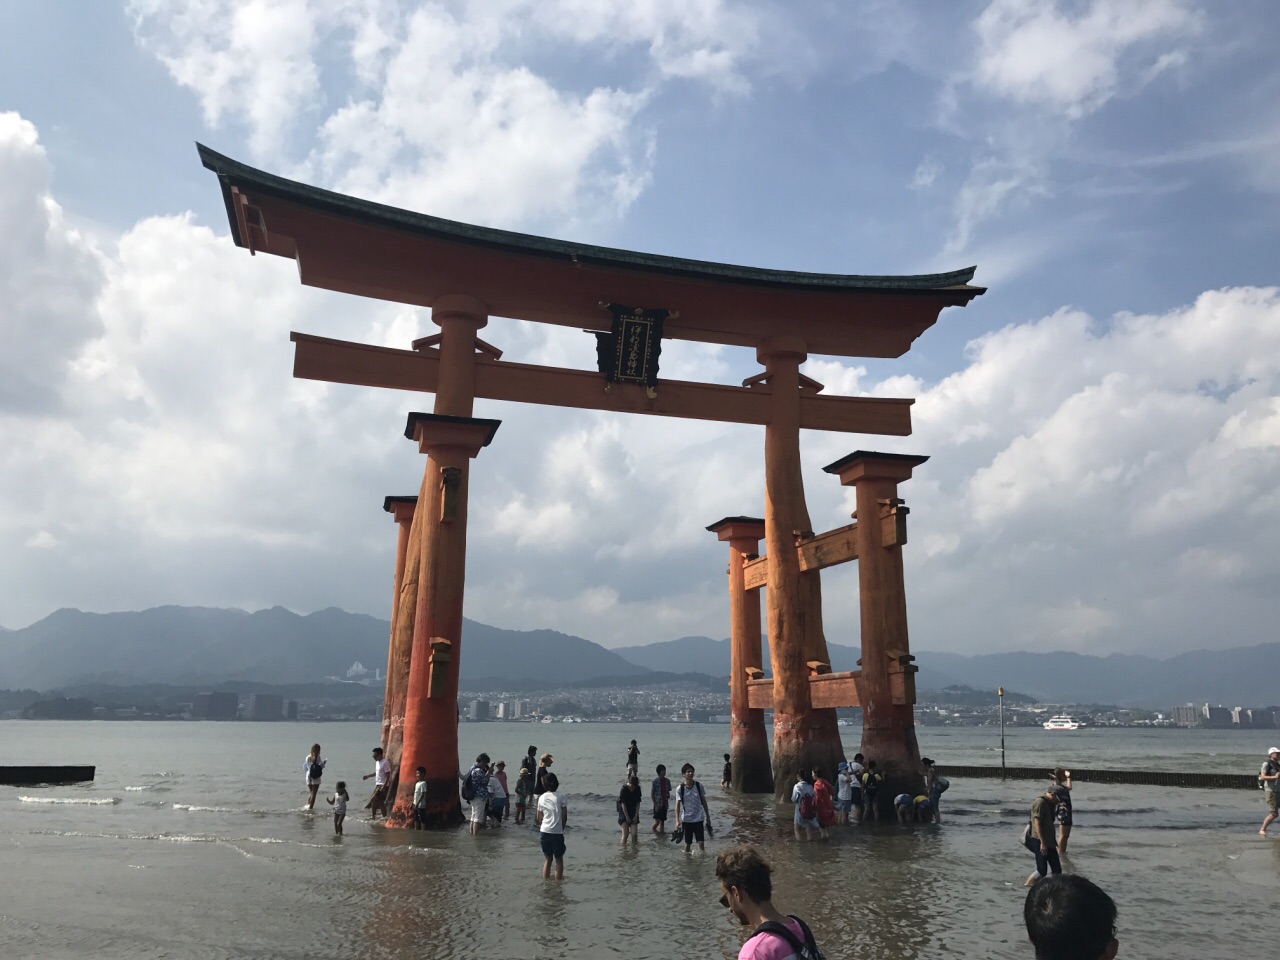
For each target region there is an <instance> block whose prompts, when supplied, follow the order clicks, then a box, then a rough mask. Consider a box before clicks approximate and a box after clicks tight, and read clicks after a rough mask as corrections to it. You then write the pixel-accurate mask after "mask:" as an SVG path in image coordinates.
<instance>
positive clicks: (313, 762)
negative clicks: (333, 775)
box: [304, 743, 326, 810]
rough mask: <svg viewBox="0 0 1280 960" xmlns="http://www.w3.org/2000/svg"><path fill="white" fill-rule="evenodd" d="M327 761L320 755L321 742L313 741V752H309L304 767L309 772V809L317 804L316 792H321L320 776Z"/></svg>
mask: <svg viewBox="0 0 1280 960" xmlns="http://www.w3.org/2000/svg"><path fill="white" fill-rule="evenodd" d="M325 763H326V761H325V760H323V759H322V758H321V757H320V744H318V743H313V744H312V745H311V752H310V753H308V754H307V759H306V763H305V764H304V768H305V770H306V772H307V809H308V810H313V809H315V805H316V794H317V793H319V792H320V778H321V777H322V776H323V775H324V765H325Z"/></svg>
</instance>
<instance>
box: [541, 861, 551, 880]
mask: <svg viewBox="0 0 1280 960" xmlns="http://www.w3.org/2000/svg"><path fill="white" fill-rule="evenodd" d="M542 879H543V880H549V879H551V858H550V857H546V858H544V859H543V861H542Z"/></svg>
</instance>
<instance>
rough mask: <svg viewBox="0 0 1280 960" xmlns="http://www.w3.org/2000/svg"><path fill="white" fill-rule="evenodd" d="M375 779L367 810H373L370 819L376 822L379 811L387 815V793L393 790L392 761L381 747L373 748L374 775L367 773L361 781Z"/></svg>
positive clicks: (366, 805)
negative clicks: (384, 754)
mask: <svg viewBox="0 0 1280 960" xmlns="http://www.w3.org/2000/svg"><path fill="white" fill-rule="evenodd" d="M370 777H373V778H374V780H373V796H371V797H370V798H369V802H368V803H366V804H365V805H364V806H365V809H366V810H372V811H373V812H372V813H371V814H370V815H369V819H371V820H376V819H377V817H378V811H379V810H381V811H382V815H383V816H384V817H385V816H386V815H387V791H388V790H389V789H390V788H391V761H390V760H388V759H387V758H386V757H385V756H383V753H382V748H381V747H374V748H373V773H366V774H365V775H364V776H363V777H361V778H360V779H362V780H368V779H369V778H370Z"/></svg>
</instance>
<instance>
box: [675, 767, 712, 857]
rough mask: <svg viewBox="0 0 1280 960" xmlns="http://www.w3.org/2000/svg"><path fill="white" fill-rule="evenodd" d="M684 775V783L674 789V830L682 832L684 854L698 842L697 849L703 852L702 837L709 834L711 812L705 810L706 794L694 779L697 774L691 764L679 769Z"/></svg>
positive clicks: (704, 847) (704, 845)
mask: <svg viewBox="0 0 1280 960" xmlns="http://www.w3.org/2000/svg"><path fill="white" fill-rule="evenodd" d="M680 772H681V773H683V774H684V782H683V783H681V784H680V786H679V787H677V788H676V829H677V830H682V831H683V832H684V852H685V853H688V852H689V851H690V850H691V849H692V848H693V842H694V841H695V840H696V841H697V842H698V849H699V850H705V849H706V844H705V843H704V841H703V836H704V834H705V833H706V832H709V828H710V822H709V821H710V816H711V811H710V810H709V809H708V808H707V792H706V791H705V790H703V789H702V784H701V783H699V782H698V781H697V780H695V779H694V774H695V773H696V772H697V771H695V770H694V768H693V764H691V763H686V764H685V765H684V766H683V767H681V768H680Z"/></svg>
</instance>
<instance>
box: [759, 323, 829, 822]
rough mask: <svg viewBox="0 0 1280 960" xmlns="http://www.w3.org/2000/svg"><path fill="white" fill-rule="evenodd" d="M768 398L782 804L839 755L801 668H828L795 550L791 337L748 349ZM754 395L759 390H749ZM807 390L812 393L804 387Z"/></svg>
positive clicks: (797, 487) (797, 496) (801, 509)
mask: <svg viewBox="0 0 1280 960" xmlns="http://www.w3.org/2000/svg"><path fill="white" fill-rule="evenodd" d="M756 356H757V358H758V359H759V361H760V362H761V363H762V364H763V365H764V368H765V374H766V379H767V384H768V387H767V389H768V390H769V393H770V400H771V406H770V418H769V422H768V423H767V424H766V425H765V428H764V479H765V513H764V523H765V546H766V551H765V556H766V558H767V564H768V570H769V585H768V588H767V592H766V609H767V611H768V614H767V615H768V627H769V659H770V662H771V663H772V666H773V781H774V788H775V791H776V793H777V796H778V797H779V799H781V798H783V797H789V796H790V791H791V785H792V784H793V783H794V782H795V772H796V770H797V769H799V768H800V767H806V768H808V767H814V766H820V767H822V768H823V769H824V770H825V771H826V772H827V773H828V774H830V773H832V772H833V771H834V770H835V768H836V764H837V763H838V762H839V761H840V759H841V758H842V756H843V754H844V751H843V748H842V747H841V745H840V730H839V728H838V727H837V726H836V712H835V710H833V709H829V708H828V709H814V708H813V707H812V706H811V702H810V698H809V665H808V664H809V661H818V662H822V663H827V664H829V663H830V662H831V658H830V655H829V654H828V653H827V640H826V637H825V636H824V635H823V633H822V586H821V581H820V580H819V573H818V571H816V570H814V571H809V572H802V571H801V570H800V557H799V554H798V553H797V551H796V545H797V542H798V541H799V539H800V538H803V537H805V536H811V535H812V530H813V527H812V524H811V523H810V521H809V508H808V506H807V505H806V504H805V499H804V480H803V477H802V475H801V470H800V394H801V376H800V364H801V363H803V362H804V360H805V359H806V358H807V356H808V353H807V348H806V346H805V343H804V341H803V340H800V339H799V338H798V337H770V338H768V339H766V340H764V341H762V342H761V343H760V344H759V345H758V347H757V348H756ZM756 389H760V388H759V387H757V388H756ZM810 389H812V388H810Z"/></svg>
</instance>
